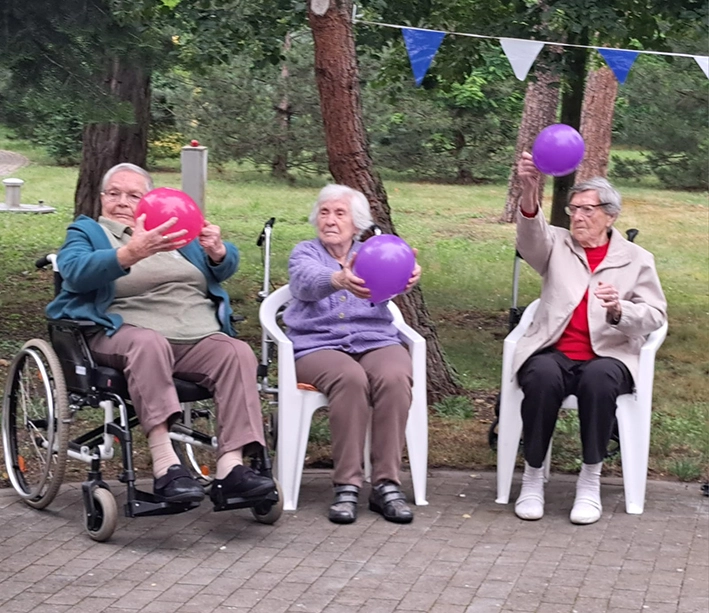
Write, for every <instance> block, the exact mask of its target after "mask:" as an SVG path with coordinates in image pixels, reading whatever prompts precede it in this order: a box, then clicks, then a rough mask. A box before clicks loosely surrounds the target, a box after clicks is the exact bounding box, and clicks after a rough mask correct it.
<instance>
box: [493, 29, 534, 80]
mask: <svg viewBox="0 0 709 613" xmlns="http://www.w3.org/2000/svg"><path fill="white" fill-rule="evenodd" d="M500 44H501V45H502V50H503V51H504V52H505V55H506V56H507V59H508V60H509V62H510V64H511V66H512V70H514V72H515V76H516V77H517V78H518V79H519V80H520V81H524V80H525V79H526V78H527V73H528V72H529V69H530V68H531V67H532V64H534V60H536V59H537V56H538V55H539V52H540V51H541V50H542V47H544V43H542V42H539V41H537V40H521V39H519V38H501V39H500Z"/></svg>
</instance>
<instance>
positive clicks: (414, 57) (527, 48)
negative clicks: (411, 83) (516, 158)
mask: <svg viewBox="0 0 709 613" xmlns="http://www.w3.org/2000/svg"><path fill="white" fill-rule="evenodd" d="M356 10H357V9H356V5H355V6H354V7H353V10H352V22H353V23H355V24H362V25H368V26H379V27H383V28H394V29H397V30H401V31H402V35H403V37H404V42H405V44H406V49H407V52H408V54H409V60H410V61H411V68H412V71H413V73H414V79H415V82H416V85H417V86H418V85H420V84H421V82H422V81H423V78H424V76H425V75H426V72H427V71H428V68H429V67H430V65H431V62H432V61H433V58H434V57H435V55H436V52H437V51H438V47H439V46H440V44H441V41H442V40H443V37H444V36H445V35H446V34H450V35H452V36H466V37H469V38H480V39H486V40H497V41H499V42H500V45H501V47H502V50H503V51H504V53H505V55H506V56H507V59H508V60H509V62H510V64H511V66H512V69H513V71H514V73H515V76H516V77H517V78H518V79H519V80H520V81H524V79H525V78H526V77H527V74H528V72H529V70H530V69H531V67H532V64H533V63H534V61H535V60H536V59H537V55H539V52H540V51H541V50H542V48H543V47H544V46H545V45H550V46H552V47H575V48H578V49H593V50H594V51H598V53H599V54H600V55H601V56H602V57H603V59H604V60H605V62H606V64H608V66H609V68H610V69H611V70H612V71H613V74H614V75H615V77H616V78H617V79H618V81H619V82H620V83H621V84H622V83H624V82H625V79H626V78H627V76H628V73H629V72H630V68H631V67H632V65H633V63H634V62H635V60H636V58H637V57H638V55H642V54H644V55H666V56H672V57H687V58H692V59H694V60H695V62H696V63H697V64H698V65H699V67H700V68H701V69H702V71H703V72H704V74H705V75H706V77H707V78H709V56H704V55H694V54H691V53H676V52H671V51H653V50H644V49H643V50H640V49H618V48H616V47H599V46H596V45H578V44H574V43H560V42H553V41H539V40H534V39H524V38H507V37H501V36H490V35H485V34H472V33H470V32H455V31H447V30H432V29H429V28H414V27H409V26H402V25H397V24H393V23H383V22H378V21H368V20H366V19H359V18H358V17H357V14H356Z"/></svg>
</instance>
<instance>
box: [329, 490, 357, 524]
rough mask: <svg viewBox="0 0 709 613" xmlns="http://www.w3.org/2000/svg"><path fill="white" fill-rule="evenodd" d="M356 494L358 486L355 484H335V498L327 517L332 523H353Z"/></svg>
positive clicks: (355, 515) (355, 517) (355, 511)
mask: <svg viewBox="0 0 709 613" xmlns="http://www.w3.org/2000/svg"><path fill="white" fill-rule="evenodd" d="M358 496H359V488H358V487H357V486H356V485H336V486H335V498H334V500H333V501H332V504H331V505H330V511H329V513H328V515H327V518H328V519H329V520H330V521H331V522H332V523H334V524H351V523H353V522H354V521H355V520H356V519H357V497H358Z"/></svg>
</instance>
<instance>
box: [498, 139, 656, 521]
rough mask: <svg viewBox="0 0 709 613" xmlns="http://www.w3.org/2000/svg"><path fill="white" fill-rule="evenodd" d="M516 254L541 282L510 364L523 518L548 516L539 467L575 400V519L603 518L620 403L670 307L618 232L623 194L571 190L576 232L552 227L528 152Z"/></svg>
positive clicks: (650, 267)
mask: <svg viewBox="0 0 709 613" xmlns="http://www.w3.org/2000/svg"><path fill="white" fill-rule="evenodd" d="M518 172H519V176H520V178H521V180H522V182H523V192H522V197H521V200H520V211H519V215H518V218H517V249H518V251H519V252H520V254H521V255H522V257H523V258H524V259H525V260H526V261H527V262H528V263H529V264H530V265H531V266H532V268H534V269H535V270H536V271H537V272H538V273H539V274H540V275H541V276H542V295H541V300H540V306H539V308H538V309H537V311H536V312H535V314H534V318H533V320H532V323H531V325H530V326H529V329H528V330H527V331H526V333H525V334H524V336H523V337H522V338H521V339H520V340H519V341H518V343H517V347H516V352H515V355H514V363H513V365H512V372H513V376H515V377H517V379H518V381H519V385H520V387H521V388H522V391H523V393H524V399H523V400H522V407H521V413H522V434H523V443H524V458H525V465H524V475H523V478H522V489H521V492H520V495H519V497H518V498H517V501H516V504H515V513H516V514H517V516H518V517H520V518H521V519H526V520H537V519H540V518H541V517H542V516H543V514H544V468H543V461H544V458H545V455H546V453H547V450H548V448H549V444H550V442H551V438H552V434H553V431H554V427H555V424H556V420H557V416H558V413H559V408H560V405H561V403H562V400H563V399H564V398H565V397H566V396H568V395H570V394H575V395H576V397H577V399H578V410H579V422H580V429H581V444H582V449H583V464H582V466H581V472H580V474H579V477H578V481H577V486H576V497H575V501H574V505H573V508H572V510H571V516H570V519H571V521H572V522H573V523H575V524H590V523H594V522H596V521H598V519H599V518H600V517H601V512H602V506H601V496H600V474H601V467H602V464H603V458H604V457H605V455H606V447H607V445H608V442H609V439H610V436H611V432H612V429H613V423H614V417H615V411H616V400H617V397H618V396H619V395H621V394H627V393H630V392H631V391H632V389H633V386H634V382H635V381H636V380H637V371H638V362H639V356H640V350H641V347H642V345H643V341H644V339H645V337H646V336H647V335H648V334H650V333H651V332H653V331H654V330H657V329H658V328H660V327H661V326H663V325H664V323H665V320H666V308H667V303H666V301H665V296H664V294H663V292H662V287H661V286H660V280H659V278H658V275H657V272H656V270H655V264H654V259H653V257H652V255H651V254H650V253H648V252H647V251H645V250H644V249H642V248H641V247H639V246H637V245H635V244H633V243H631V242H629V241H627V240H625V238H624V237H623V236H622V235H621V234H620V233H619V232H618V231H617V230H616V229H614V228H613V224H614V222H615V220H616V218H617V217H618V214H619V213H620V207H621V199H620V195H619V194H618V192H617V191H616V190H615V189H614V188H613V187H612V186H611V185H610V183H608V181H606V180H605V179H602V178H595V179H591V180H589V181H586V182H584V183H580V184H578V185H575V186H574V187H573V188H572V189H571V196H570V201H569V205H568V206H567V207H566V212H567V214H568V215H569V216H570V217H571V229H570V231H569V230H565V229H563V228H557V227H552V226H550V225H548V224H547V222H546V220H545V218H544V214H543V213H542V211H541V206H540V205H539V203H538V200H537V194H538V193H539V192H538V181H539V178H540V175H539V172H538V171H537V169H536V168H535V166H534V164H533V162H532V156H531V155H530V154H528V153H526V152H525V153H523V155H522V158H521V159H520V161H519V165H518Z"/></svg>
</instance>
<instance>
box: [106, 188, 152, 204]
mask: <svg viewBox="0 0 709 613" xmlns="http://www.w3.org/2000/svg"><path fill="white" fill-rule="evenodd" d="M101 193H102V194H103V195H104V197H105V198H106V200H108V201H109V202H119V201H120V200H121V198H122V197H123V196H125V197H126V200H127V201H128V204H132V205H135V204H138V203H139V202H140V199H141V198H142V197H143V194H139V193H137V192H130V193H129V192H121V191H118V190H117V189H109V190H108V191H107V192H101Z"/></svg>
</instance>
